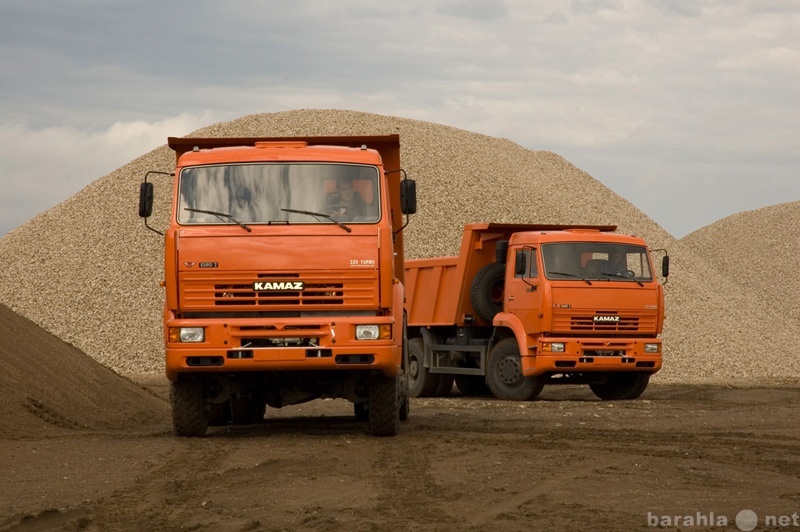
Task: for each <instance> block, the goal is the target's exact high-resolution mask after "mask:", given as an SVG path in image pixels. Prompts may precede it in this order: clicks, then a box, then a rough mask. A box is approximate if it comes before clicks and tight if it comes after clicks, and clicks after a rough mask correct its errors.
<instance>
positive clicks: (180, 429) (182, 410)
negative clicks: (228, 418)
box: [169, 379, 208, 437]
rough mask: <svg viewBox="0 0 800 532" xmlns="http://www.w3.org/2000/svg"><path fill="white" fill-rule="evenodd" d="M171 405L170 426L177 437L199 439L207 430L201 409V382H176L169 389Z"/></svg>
mask: <svg viewBox="0 0 800 532" xmlns="http://www.w3.org/2000/svg"><path fill="white" fill-rule="evenodd" d="M169 399H170V403H172V426H173V428H174V430H175V434H176V435H177V436H184V437H199V436H203V435H205V433H206V430H207V429H208V417H207V416H206V412H205V409H204V407H203V382H202V381H200V380H199V379H191V380H189V379H187V380H178V381H177V382H173V383H172V384H171V385H170V388H169Z"/></svg>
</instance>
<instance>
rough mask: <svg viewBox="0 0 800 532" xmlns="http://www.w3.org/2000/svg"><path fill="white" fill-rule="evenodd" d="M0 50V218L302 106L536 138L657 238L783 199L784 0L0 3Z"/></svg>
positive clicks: (790, 76)
mask: <svg viewBox="0 0 800 532" xmlns="http://www.w3.org/2000/svg"><path fill="white" fill-rule="evenodd" d="M0 67H1V68H2V70H1V73H0V76H2V77H0V80H1V81H0V162H1V163H2V164H0V192H2V193H1V194H0V235H2V234H5V233H6V232H8V231H9V230H11V229H13V228H14V227H16V226H18V225H20V224H22V223H23V222H25V221H27V220H29V219H31V218H33V217H34V216H36V215H37V214H38V213H40V212H43V211H45V210H47V209H49V208H50V207H52V206H54V205H56V204H58V203H60V202H61V201H63V200H65V199H67V198H68V197H70V196H72V195H73V194H75V193H76V192H78V191H79V190H80V189H81V188H83V187H84V186H86V185H87V184H89V183H91V182H92V181H95V180H97V179H99V178H101V177H103V176H104V175H106V174H108V173H109V172H110V171H112V170H114V169H116V168H118V167H120V166H122V165H123V164H125V163H127V162H129V161H131V160H132V159H134V158H136V157H138V156H140V155H142V154H144V153H146V152H148V151H150V150H152V149H154V148H156V147H158V146H160V145H162V144H164V143H165V142H166V137H167V136H181V135H185V134H187V133H190V132H191V131H193V130H195V129H198V128H200V127H203V126H206V125H210V124H213V123H216V122H219V121H223V120H230V119H234V118H238V117H241V116H244V115H247V114H252V113H262V112H276V111H284V110H290V109H308V108H326V109H329V108H330V109H352V110H358V111H368V112H373V113H379V114H386V115H394V116H402V117H406V118H413V119H420V120H426V121H432V122H437V123H440V124H446V125H450V126H455V127H458V128H462V129H467V130H470V131H475V132H478V133H483V134H487V135H491V136H496V137H505V138H508V139H510V140H512V141H514V142H517V143H518V144H521V145H522V146H524V147H526V148H530V149H534V150H540V149H545V150H552V151H555V152H556V153H558V154H560V155H562V156H563V157H565V158H566V159H568V160H569V161H571V162H572V163H574V164H575V165H577V166H578V167H580V168H581V169H583V170H585V171H586V172H588V173H589V174H591V175H592V176H593V177H595V178H596V179H598V180H600V181H601V182H602V183H603V184H605V185H606V186H607V187H609V188H611V189H612V190H614V191H615V192H616V193H618V194H619V195H621V196H623V197H624V198H626V199H628V200H629V201H630V202H632V203H633V204H634V205H635V206H636V207H638V208H639V209H640V210H642V211H644V213H645V214H647V215H648V216H650V217H651V218H653V219H654V220H655V221H656V222H657V223H659V224H660V225H661V226H662V227H664V228H665V229H666V230H667V231H669V232H670V233H672V234H673V235H674V236H676V237H682V236H684V235H686V234H688V233H690V232H692V231H694V230H695V229H699V228H700V227H703V226H705V225H708V224H710V223H713V222H714V221H716V220H719V219H721V218H724V217H725V216H728V215H730V214H733V213H736V212H740V211H744V210H751V209H757V208H760V207H764V206H767V205H774V204H777V203H783V202H788V201H798V200H800V142H799V141H798V139H800V2H797V1H796V0H747V1H741V2H736V1H731V0H685V1H682V0H652V1H644V0H642V1H637V0H574V1H555V0H553V1H541V0H540V1H536V2H531V1H524V0H505V1H503V0H404V1H401V2H398V1H395V2H382V1H379V0H313V1H312V0H293V1H292V2H285V1H281V0H274V1H273V0H260V1H259V0H250V1H244V0H236V1H227V2H226V1H208V0H192V1H187V0H175V1H162V0H158V1H155V0H135V1H134V0H129V1H124V0H51V1H47V0H42V1H37V0H2V2H1V3H0ZM531 221H535V220H531Z"/></svg>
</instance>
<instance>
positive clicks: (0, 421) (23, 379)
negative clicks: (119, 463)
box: [0, 305, 169, 439]
mask: <svg viewBox="0 0 800 532" xmlns="http://www.w3.org/2000/svg"><path fill="white" fill-rule="evenodd" d="M0 338H2V341H0V357H1V358H2V360H3V371H2V372H0V435H1V436H2V437H3V438H10V439H13V438H20V437H38V436H44V435H52V434H54V433H58V432H61V431H76V430H78V431H105V430H114V431H120V430H123V431H124V430H141V429H142V427H143V426H153V425H165V424H166V423H168V421H169V412H168V408H167V404H166V402H165V401H163V400H161V399H157V398H155V397H154V396H152V395H150V394H149V393H147V392H146V391H144V390H143V389H141V388H140V387H138V386H136V385H135V384H133V383H132V382H131V381H129V380H127V379H125V378H123V377H120V376H119V375H117V374H116V373H114V372H113V371H111V370H110V369H108V368H106V367H104V366H103V365H101V364H99V363H97V361H95V360H93V359H92V358H90V357H88V356H86V355H85V354H84V353H82V352H80V351H79V350H77V349H75V348H74V347H72V346H70V345H69V344H66V343H64V342H63V341H62V340H59V339H58V338H56V337H55V336H53V335H51V334H50V333H48V332H46V331H44V330H43V329H41V328H40V327H38V326H37V325H35V324H33V323H32V322H30V321H29V320H27V319H25V318H23V317H21V316H19V315H17V314H15V313H14V312H12V311H11V310H9V309H8V307H6V306H5V305H0Z"/></svg>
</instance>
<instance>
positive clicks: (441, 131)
mask: <svg viewBox="0 0 800 532" xmlns="http://www.w3.org/2000/svg"><path fill="white" fill-rule="evenodd" d="M389 133H399V134H400V140H401V144H402V160H403V166H404V168H405V169H406V170H407V171H408V173H409V175H410V176H411V177H413V178H414V179H416V180H417V189H418V199H419V202H418V206H419V212H418V214H417V215H415V216H414V217H412V221H411V224H410V225H409V226H408V228H407V229H406V236H407V246H406V253H407V257H408V258H415V257H424V256H435V255H441V254H454V253H456V252H457V250H458V245H459V242H460V235H461V227H462V225H463V224H464V223H467V222H480V221H494V222H528V223H531V222H535V223H585V224H616V225H618V226H619V227H620V230H621V231H624V232H629V233H634V234H637V235H639V236H642V237H644V238H645V239H646V240H647V241H648V242H649V244H650V245H651V247H653V248H668V249H669V251H670V253H671V255H672V256H673V272H674V275H673V276H672V278H671V279H670V282H669V284H668V285H667V290H666V292H667V297H668V302H667V307H668V314H669V317H668V322H667V331H666V332H665V342H666V357H667V358H666V363H665V369H664V370H663V371H662V372H661V373H660V374H659V377H658V378H659V379H661V380H662V381H678V382H731V381H739V382H753V381H768V382H771V381H773V380H774V379H775V378H776V377H783V378H786V377H787V375H788V376H789V377H791V378H798V377H800V360H797V359H795V360H794V361H793V362H791V363H789V364H788V365H786V364H784V367H782V368H781V370H780V372H779V371H777V369H776V368H777V367H778V361H779V358H780V359H782V358H783V357H778V355H777V354H776V349H775V345H781V346H782V347H789V348H791V349H794V348H795V343H796V340H795V339H794V338H793V337H794V336H796V335H795V334H794V332H795V328H796V327H797V325H796V322H795V323H789V322H788V321H787V320H786V319H785V317H782V316H781V315H776V314H777V313H775V312H770V311H769V309H764V307H765V306H764V305H763V304H762V303H761V302H760V301H759V299H758V297H756V299H755V300H751V299H750V297H749V295H746V294H745V293H744V292H742V291H741V290H740V289H739V287H740V282H739V280H736V279H730V278H729V277H727V276H725V275H724V274H722V273H721V272H720V271H719V270H717V269H716V268H715V266H714V265H713V264H711V263H709V262H707V261H705V260H703V259H702V258H700V257H698V256H697V255H696V254H695V252H694V250H693V249H692V248H691V247H689V246H686V245H683V244H678V243H677V242H676V241H675V240H674V239H673V238H672V237H671V236H670V235H669V234H668V233H667V232H666V231H664V230H663V229H662V228H661V227H660V226H658V225H657V224H656V223H655V222H653V221H652V220H651V219H649V218H648V217H647V216H645V215H644V214H643V213H642V212H641V211H639V210H638V209H636V208H635V207H634V206H633V205H631V204H630V203H629V202H627V201H626V200H624V199H623V198H621V197H620V196H619V195H617V194H615V193H614V192H612V191H611V190H609V189H608V188H606V187H605V186H603V185H602V184H601V183H599V182H598V181H597V180H595V179H594V178H592V177H591V176H590V175H588V174H586V173H585V172H583V171H581V170H580V169H578V168H576V167H575V166H573V165H571V164H570V163H569V162H568V161H566V160H564V159H563V158H562V157H560V156H558V155H556V154H554V153H551V152H544V151H531V150H528V149H525V148H523V147H521V146H519V145H517V144H514V143H513V142H510V141H508V140H505V139H499V138H494V137H488V136H485V135H479V134H476V133H471V132H468V131H463V130H459V129H455V128H452V127H447V126H443V125H439V124H433V123H429V122H421V121H417V120H409V119H403V118H396V117H389V116H383V115H374V114H367V113H358V112H352V111H338V110H327V111H320V110H301V111H289V112H282V113H272V114H258V115H250V116H245V117H243V118H240V119H237V120H233V121H231V122H225V123H220V124H215V125H212V126H209V127H207V128H203V129H201V130H199V131H197V132H195V133H193V134H192V136H226V137H232V136H290V135H352V134H363V135H366V134H389ZM173 165H174V155H173V153H172V152H171V151H170V150H169V149H168V148H167V147H166V146H164V147H161V148H159V149H156V150H153V151H152V152H150V153H147V154H145V155H143V156H142V157H140V158H139V159H136V160H135V161H133V162H131V163H129V164H127V165H125V166H123V167H121V168H119V169H118V170H116V171H114V172H112V173H111V174H109V175H108V176H105V177H103V178H101V179H99V180H97V181H95V182H94V183H92V184H91V185H89V186H88V187H86V188H85V189H84V190H82V191H81V192H79V193H78V194H76V195H75V196H73V197H72V198H70V199H69V200H67V201H65V202H64V203H62V204H60V205H58V206H56V207H54V208H53V209H50V210H49V211H47V212H45V213H43V214H42V215H40V216H37V217H36V218H34V219H32V220H31V221H29V222H28V223H26V224H24V225H22V226H20V227H19V228H17V229H16V230H14V231H12V232H10V233H8V234H7V235H6V236H5V237H3V238H2V239H0V256H2V257H3V259H2V260H3V264H2V266H3V268H2V269H0V302H4V303H5V304H7V305H8V306H9V307H11V308H12V309H13V310H15V311H16V312H19V313H20V314H22V315H24V316H26V317H28V318H30V319H31V320H33V321H34V322H36V323H37V324H40V325H41V326H42V327H44V328H45V329H47V330H48V331H51V332H52V333H53V334H55V335H57V336H59V337H60V338H62V339H64V340H66V341H68V342H70V343H72V344H74V345H75V346H76V347H78V348H80V349H82V350H84V351H85V352H86V353H88V354H89V355H90V356H92V357H93V358H95V359H96V360H98V361H100V362H102V363H103V364H106V365H108V366H110V367H112V368H114V369H116V370H118V371H120V372H123V373H139V372H146V371H160V370H161V367H162V353H163V350H162V346H161V341H162V340H161V314H160V313H161V308H162V304H163V303H162V302H163V293H162V290H161V289H160V288H159V287H158V281H159V280H160V279H161V278H162V275H163V274H162V270H163V253H162V249H161V245H162V239H161V238H160V237H158V236H157V235H155V234H154V233H152V232H150V231H148V230H146V229H145V228H144V227H143V225H142V222H141V221H140V220H139V219H138V218H137V217H136V210H137V207H136V206H137V195H138V185H139V183H140V182H141V180H142V177H143V175H144V173H145V171H147V170H160V171H171V170H172V169H173ZM155 181H156V183H157V193H156V207H157V213H156V216H155V217H154V219H153V221H152V224H153V225H155V226H157V227H164V226H165V225H166V216H167V209H168V193H167V190H168V189H169V184H168V183H166V180H163V181H159V180H158V179H156V180H155ZM756 292H757V291H756ZM745 303H746V304H745ZM754 312H756V313H759V314H757V315H761V316H765V315H767V316H769V321H767V320H765V321H764V322H759V323H755V324H753V323H752V321H753V318H752V316H753V313H754ZM762 313H763V314H762ZM773 320H774V321H773ZM776 331H777V332H776ZM754 338H758V339H770V340H769V342H766V341H759V342H754V341H753V339H754ZM773 341H774V342H776V343H775V344H772V342H773ZM784 362H785V361H784Z"/></svg>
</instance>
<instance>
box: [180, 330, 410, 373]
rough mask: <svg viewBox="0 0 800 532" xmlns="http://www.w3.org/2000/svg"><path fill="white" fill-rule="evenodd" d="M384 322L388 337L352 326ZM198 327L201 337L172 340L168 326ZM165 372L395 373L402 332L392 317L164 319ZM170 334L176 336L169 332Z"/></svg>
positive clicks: (398, 364) (397, 366)
mask: <svg viewBox="0 0 800 532" xmlns="http://www.w3.org/2000/svg"><path fill="white" fill-rule="evenodd" d="M365 323H369V324H379V325H388V326H389V329H390V330H391V335H390V337H389V338H384V339H378V340H356V338H355V327H356V325H362V324H365ZM180 327H202V328H203V329H204V331H205V339H204V341H202V342H196V343H182V342H176V341H171V338H170V334H169V331H170V329H175V328H180ZM165 338H166V374H167V378H168V379H170V380H171V381H174V380H176V379H177V378H178V375H179V374H180V373H195V372H225V373H231V372H249V371H297V370H300V371H312V370H315V371H319V370H332V371H333V370H341V369H346V370H379V371H382V372H383V373H384V374H385V375H386V376H388V377H394V376H397V375H398V374H399V372H400V366H401V363H402V345H401V338H402V334H401V331H400V330H399V327H397V324H396V323H395V320H394V318H392V317H374V316H370V317H366V318H365V317H362V316H359V317H350V316H346V317H342V316H337V317H335V318H286V319H270V320H267V319H260V318H248V319H230V320H226V319H168V320H167V321H166V323H165ZM172 340H174V338H172Z"/></svg>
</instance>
